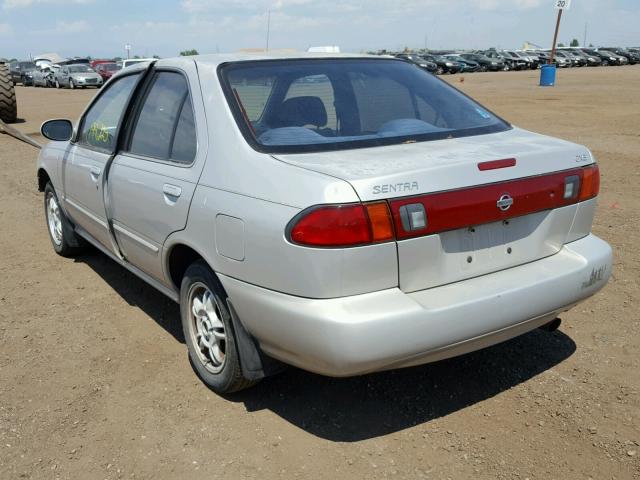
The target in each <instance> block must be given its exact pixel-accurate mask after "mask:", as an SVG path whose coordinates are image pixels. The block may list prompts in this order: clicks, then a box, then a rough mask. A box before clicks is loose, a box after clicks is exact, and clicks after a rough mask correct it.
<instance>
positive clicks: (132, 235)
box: [113, 223, 160, 253]
mask: <svg viewBox="0 0 640 480" xmlns="http://www.w3.org/2000/svg"><path fill="white" fill-rule="evenodd" d="M113 228H114V230H116V231H117V232H120V233H122V234H123V235H126V236H127V237H129V238H130V239H131V240H133V241H134V242H136V243H139V244H140V245H142V246H143V247H145V248H147V249H148V250H151V251H152V252H153V253H158V252H159V251H160V249H159V248H158V247H156V246H155V245H154V244H152V243H150V242H147V241H146V240H145V239H144V238H141V237H139V236H138V235H136V234H135V233H133V232H130V231H129V230H127V229H126V228H124V227H121V226H120V225H118V224H117V223H114V224H113Z"/></svg>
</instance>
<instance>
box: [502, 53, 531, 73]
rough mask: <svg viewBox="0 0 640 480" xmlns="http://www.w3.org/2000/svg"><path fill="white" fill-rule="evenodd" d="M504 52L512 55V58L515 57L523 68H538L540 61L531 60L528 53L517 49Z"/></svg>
mask: <svg viewBox="0 0 640 480" xmlns="http://www.w3.org/2000/svg"><path fill="white" fill-rule="evenodd" d="M504 53H505V54H507V55H510V56H511V58H515V59H516V62H517V63H518V64H519V65H520V69H521V70H535V69H536V68H538V63H537V62H534V61H533V60H531V59H530V58H529V57H528V56H527V55H523V54H520V53H518V52H516V51H515V50H505V51H504Z"/></svg>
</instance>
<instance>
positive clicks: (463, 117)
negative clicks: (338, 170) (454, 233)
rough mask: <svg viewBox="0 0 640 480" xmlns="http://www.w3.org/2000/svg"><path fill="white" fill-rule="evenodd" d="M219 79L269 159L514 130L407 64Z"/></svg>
mask: <svg viewBox="0 0 640 480" xmlns="http://www.w3.org/2000/svg"><path fill="white" fill-rule="evenodd" d="M219 73H220V78H221V81H222V84H223V87H224V89H225V93H226V95H227V98H228V101H229V104H230V106H231V108H232V110H233V112H234V116H235V118H236V121H237V122H238V125H239V126H240V128H241V130H242V131H243V133H244V135H245V138H246V139H247V141H248V142H249V143H250V144H251V145H253V146H254V147H255V148H257V149H258V150H260V151H265V152H273V153H275V152H287V153H298V152H308V151H326V150H338V149H347V148H362V147H368V146H376V145H391V144H395V143H412V142H424V141H429V140H437V139H444V138H454V137H462V136H470V135H480V134H486V133H494V132H501V131H504V130H507V129H509V128H510V126H509V124H507V123H506V122H504V121H503V120H501V119H499V118H498V117H496V116H495V115H493V114H492V113H490V112H489V111H487V110H486V109H485V108H483V107H482V106H481V105H479V104H478V103H476V102H474V101H473V100H471V99H469V98H468V97H467V96H465V95H464V94H462V93H460V92H459V91H457V90H456V89H454V88H452V87H451V86H449V85H448V84H447V83H445V82H443V81H441V80H439V79H437V78H436V77H434V76H433V75H431V74H430V73H428V72H425V71H423V70H422V69H420V68H419V67H418V66H417V65H413V64H410V63H407V62H404V61H400V60H393V59H327V60H324V59H323V60H319V59H315V60H278V61H256V62H237V63H229V64H226V65H223V66H222V67H221V68H220V70H219Z"/></svg>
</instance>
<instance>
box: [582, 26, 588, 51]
mask: <svg viewBox="0 0 640 480" xmlns="http://www.w3.org/2000/svg"><path fill="white" fill-rule="evenodd" d="M587 25H588V23H587V22H584V38H583V39H582V46H583V47H586V46H587Z"/></svg>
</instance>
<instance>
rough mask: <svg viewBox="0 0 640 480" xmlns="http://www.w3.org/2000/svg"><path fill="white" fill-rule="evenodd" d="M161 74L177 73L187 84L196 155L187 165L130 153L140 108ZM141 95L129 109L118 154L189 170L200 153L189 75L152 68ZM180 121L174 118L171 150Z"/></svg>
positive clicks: (172, 69)
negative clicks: (129, 112)
mask: <svg viewBox="0 0 640 480" xmlns="http://www.w3.org/2000/svg"><path fill="white" fill-rule="evenodd" d="M162 72H172V73H177V74H180V75H182V77H183V78H184V79H185V82H186V84H187V95H188V96H189V97H190V98H191V111H192V113H193V125H194V129H193V130H194V132H195V134H196V153H195V155H194V156H193V160H192V161H191V162H189V163H186V162H179V161H177V160H173V159H171V158H158V157H151V156H149V155H142V154H140V153H133V152H132V151H131V142H132V140H133V133H134V131H135V127H136V125H137V124H138V120H139V119H140V114H141V113H142V108H143V107H144V104H145V102H146V100H147V97H148V95H149V93H150V92H151V89H152V88H153V85H154V83H155V80H156V78H157V74H158V73H162ZM141 92H142V93H141V94H140V95H138V98H137V99H136V100H135V101H134V102H133V105H132V108H131V115H130V118H128V121H127V124H126V125H125V127H124V128H125V129H126V131H125V136H124V137H123V142H122V147H121V148H120V149H119V150H118V154H123V155H127V156H128V157H131V158H136V159H139V160H145V161H148V162H155V163H160V164H164V165H171V166H174V167H179V168H191V167H193V166H194V165H195V164H196V160H197V159H198V154H199V152H200V139H199V135H198V128H197V120H196V111H195V106H194V100H193V98H194V97H193V91H192V90H191V84H190V82H189V75H188V74H187V72H185V71H184V70H183V69H181V68H178V67H168V66H167V67H165V66H163V67H155V66H153V67H152V68H151V69H150V70H149V77H148V80H147V82H146V83H145V85H144V86H143V90H142V91H141ZM186 98H187V96H185V97H184V98H183V99H182V101H181V105H182V106H184V102H185V101H186ZM182 106H181V109H180V113H181V112H182ZM179 121H180V116H178V117H177V118H176V121H175V123H174V125H173V134H172V135H173V138H172V139H171V148H173V141H174V140H175V134H176V131H177V127H178V122H179ZM171 148H170V150H169V154H171Z"/></svg>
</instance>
